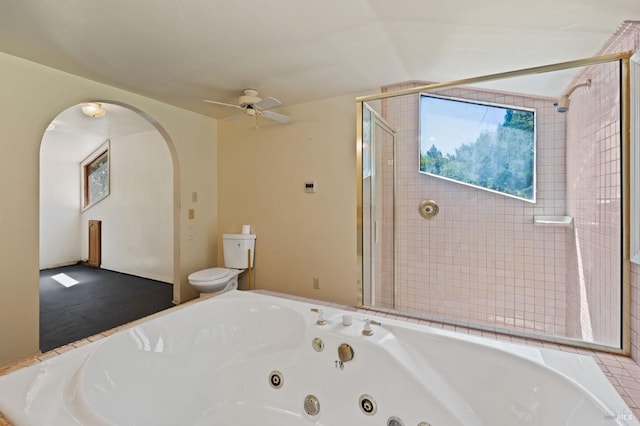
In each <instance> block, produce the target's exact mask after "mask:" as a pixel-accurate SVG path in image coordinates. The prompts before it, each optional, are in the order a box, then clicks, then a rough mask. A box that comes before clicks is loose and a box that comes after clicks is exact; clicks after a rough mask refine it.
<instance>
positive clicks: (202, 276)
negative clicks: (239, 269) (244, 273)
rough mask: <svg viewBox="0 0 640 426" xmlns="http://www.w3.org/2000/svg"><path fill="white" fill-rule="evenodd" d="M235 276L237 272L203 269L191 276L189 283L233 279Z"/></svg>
mask: <svg viewBox="0 0 640 426" xmlns="http://www.w3.org/2000/svg"><path fill="white" fill-rule="evenodd" d="M233 274H235V271H233V270H231V269H227V268H209V269H203V270H202V271H198V272H194V273H193V274H191V275H189V281H193V282H207V281H213V280H218V279H223V278H226V277H231V276H232V275H233Z"/></svg>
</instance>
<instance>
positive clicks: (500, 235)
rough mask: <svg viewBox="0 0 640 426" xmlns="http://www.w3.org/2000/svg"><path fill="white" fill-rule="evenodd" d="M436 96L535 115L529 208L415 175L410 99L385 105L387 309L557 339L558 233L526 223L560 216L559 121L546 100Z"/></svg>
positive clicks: (560, 314)
mask: <svg viewBox="0 0 640 426" xmlns="http://www.w3.org/2000/svg"><path fill="white" fill-rule="evenodd" d="M422 84H424V83H422V82H412V83H404V84H400V85H394V86H388V87H385V88H384V89H383V90H398V89H404V88H408V87H415V86H416V85H422ZM437 93H439V94H442V95H446V96H453V97H459V98H464V99H471V100H480V101H486V102H492V103H498V104H506V105H513V106H522V107H528V108H535V109H536V111H537V117H536V119H537V132H538V134H537V170H538V178H537V182H538V188H537V203H535V204H532V203H529V202H526V201H523V200H518V199H514V198H510V197H505V196H502V195H499V194H494V193H491V192H487V191H484V190H480V189H475V188H471V187H468V186H465V185H460V184H456V183H452V182H449V181H445V180H442V179H439V178H435V177H431V176H427V175H424V174H421V173H419V172H418V137H417V135H418V95H410V96H402V97H396V98H390V99H387V100H386V101H385V102H384V104H383V116H384V117H385V118H386V120H387V121H388V122H389V123H390V125H391V126H392V127H393V128H394V129H395V130H396V132H397V134H396V177H397V184H396V256H397V259H396V265H397V271H396V274H397V281H396V291H397V300H396V308H397V309H400V310H403V311H411V312H417V313H424V314H429V315H433V316H436V317H447V318H450V319H454V320H459V321H472V322H477V323H482V324H490V325H495V326H500V327H508V328H516V329H521V330H529V331H536V332H542V333H545V334H555V335H562V336H564V335H565V334H566V328H567V324H566V318H567V312H566V306H567V303H566V295H567V289H566V273H567V272H566V267H565V264H566V244H567V242H566V239H567V236H568V233H567V228H564V227H555V226H541V225H535V224H534V220H533V218H534V216H538V215H548V216H557V215H564V214H565V209H566V206H565V198H566V194H565V169H564V165H565V151H564V135H565V116H564V115H562V114H558V113H556V112H555V108H554V107H553V102H554V101H553V100H552V99H549V98H535V97H528V96H521V95H515V94H509V93H497V92H490V91H485V90H473V89H469V88H455V89H448V90H443V91H439V92H437ZM423 199H433V200H435V201H436V202H437V203H438V205H439V207H440V213H439V215H438V216H437V217H436V218H434V219H432V220H429V221H428V220H425V219H423V218H422V217H421V216H420V215H419V213H418V204H419V203H420V201H421V200H423ZM386 201H387V202H391V200H386Z"/></svg>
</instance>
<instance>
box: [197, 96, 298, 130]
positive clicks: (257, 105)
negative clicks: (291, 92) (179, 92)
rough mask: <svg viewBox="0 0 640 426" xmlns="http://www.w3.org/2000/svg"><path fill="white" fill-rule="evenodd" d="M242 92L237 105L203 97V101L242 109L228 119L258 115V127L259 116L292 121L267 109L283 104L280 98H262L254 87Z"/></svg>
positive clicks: (280, 121) (279, 120)
mask: <svg viewBox="0 0 640 426" xmlns="http://www.w3.org/2000/svg"><path fill="white" fill-rule="evenodd" d="M242 93H243V95H242V96H240V97H239V98H238V104H237V105H235V104H228V103H225V102H218V101H210V100H208V99H203V100H202V102H208V103H210V104H216V105H222V106H228V107H232V108H237V109H241V110H242V112H241V113H239V114H236V115H232V116H231V117H229V118H228V119H229V120H234V119H236V118H240V117H244V116H245V115H250V116H254V117H256V127H257V124H258V117H264V118H266V119H268V120H274V121H277V122H278V123H283V124H284V123H288V122H290V121H291V118H290V117H288V116H286V115H282V114H278V113H277V112H272V111H266V110H267V109H269V108H273V107H276V106H278V105H281V102H280V101H279V100H277V99H275V98H264V99H262V98H260V97H258V91H257V90H254V89H245V90H244V91H243V92H242Z"/></svg>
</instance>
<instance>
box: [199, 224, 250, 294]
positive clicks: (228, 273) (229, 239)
mask: <svg viewBox="0 0 640 426" xmlns="http://www.w3.org/2000/svg"><path fill="white" fill-rule="evenodd" d="M255 246H256V236H255V234H224V235H223V236H222V250H223V253H224V265H225V267H224V268H209V269H203V270H202V271H197V272H194V273H192V274H191V275H189V284H191V286H192V287H193V288H195V289H196V290H198V291H199V292H200V297H206V296H210V295H212V294H213V293H222V292H225V291H229V290H235V289H237V288H238V275H240V274H241V273H242V272H244V271H245V270H246V269H247V268H248V267H249V256H248V252H249V250H251V260H250V262H251V267H253V258H254V256H255Z"/></svg>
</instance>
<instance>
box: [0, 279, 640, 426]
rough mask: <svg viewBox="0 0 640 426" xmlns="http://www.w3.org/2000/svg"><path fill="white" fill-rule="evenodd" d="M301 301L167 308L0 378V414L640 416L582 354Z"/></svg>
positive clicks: (170, 419) (99, 418)
mask: <svg viewBox="0 0 640 426" xmlns="http://www.w3.org/2000/svg"><path fill="white" fill-rule="evenodd" d="M312 308H318V306H313V305H310V304H307V303H303V302H297V301H292V300H287V299H281V298H277V297H272V296H266V295H262V294H256V293H248V292H240V291H232V292H229V293H225V294H222V295H220V296H217V297H214V298H211V299H207V300H204V301H201V302H198V303H195V304H193V305H191V306H188V307H185V308H183V309H176V310H174V311H171V312H168V313H166V314H164V315H161V316H158V317H156V318H154V319H151V320H149V321H146V322H143V323H141V324H140V325H137V326H135V327H132V328H130V329H127V330H124V331H121V332H119V333H116V334H114V335H112V336H110V337H108V338H106V339H103V340H100V341H97V342H95V343H92V344H90V345H87V346H83V347H81V348H79V349H76V350H74V351H71V352H68V353H66V354H64V355H61V356H59V357H56V358H52V359H51V360H49V361H46V362H43V363H40V364H37V365H34V366H31V367H28V368H24V369H21V370H18V371H16V372H13V373H11V374H9V375H7V376H4V377H0V411H2V412H3V413H4V414H5V415H6V416H7V417H8V418H9V420H11V421H12V422H14V423H15V424H16V425H56V426H62V425H154V426H158V425H234V426H237V425H262V426H264V425H270V426H288V425H306V424H313V425H326V426H342V425H388V426H400V425H404V426H418V425H419V426H426V425H431V426H455V425H460V426H474V425H484V426H499V425H509V426H512V425H541V426H560V425H571V426H585V425H603V426H614V425H640V423H638V422H637V421H636V420H635V419H633V418H632V417H633V416H632V415H631V414H630V413H631V412H630V411H629V409H628V408H627V406H626V405H625V404H624V402H623V400H622V399H621V398H620V396H619V395H618V394H617V393H616V392H615V390H614V388H613V387H612V385H611V384H610V383H609V382H608V381H607V379H606V377H605V376H604V375H603V374H602V372H601V371H600V369H599V368H598V367H597V365H596V363H595V362H594V360H593V359H592V358H590V357H587V356H580V355H575V354H569V353H564V352H559V351H554V350H550V349H536V348H532V347H525V346H519V345H514V344H509V343H500V342H496V341H489V340H485V339H483V338H480V337H475V336H469V335H459V334H457V333H454V332H448V331H443V330H435V329H432V328H429V327H425V326H419V325H416V324H411V323H405V322H402V321H396V320H391V319H386V318H379V317H370V319H373V320H376V321H379V322H380V323H381V324H372V325H371V326H370V328H371V330H372V331H373V335H370V336H366V335H363V334H362V330H363V329H364V328H365V327H364V326H365V322H364V317H362V316H360V315H359V314H355V313H352V312H346V311H341V310H336V309H331V308H326V307H325V308H322V309H323V310H324V312H323V313H324V315H322V316H324V317H325V318H326V321H327V323H326V324H324V325H317V324H316V321H317V320H318V319H319V318H320V317H321V314H319V313H317V312H312V311H311V309H312ZM344 315H350V316H352V318H351V319H352V324H351V325H344V324H343V316H344ZM348 320H349V318H348V317H347V318H346V319H345V321H346V322H347V323H348V322H349V321H348ZM339 348H340V349H339ZM350 357H352V359H350V360H349V359H348V358H350Z"/></svg>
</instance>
